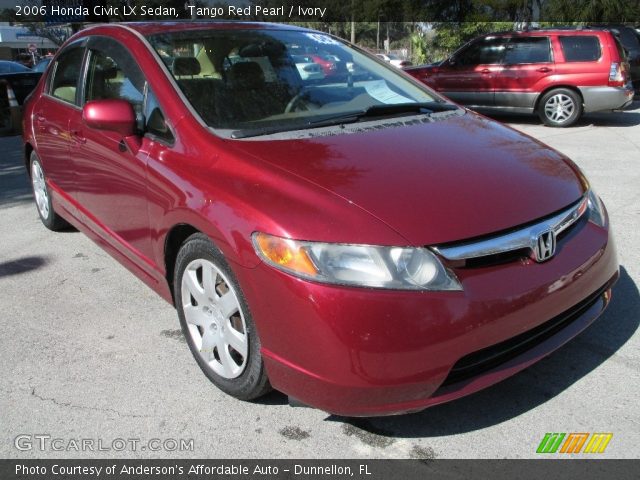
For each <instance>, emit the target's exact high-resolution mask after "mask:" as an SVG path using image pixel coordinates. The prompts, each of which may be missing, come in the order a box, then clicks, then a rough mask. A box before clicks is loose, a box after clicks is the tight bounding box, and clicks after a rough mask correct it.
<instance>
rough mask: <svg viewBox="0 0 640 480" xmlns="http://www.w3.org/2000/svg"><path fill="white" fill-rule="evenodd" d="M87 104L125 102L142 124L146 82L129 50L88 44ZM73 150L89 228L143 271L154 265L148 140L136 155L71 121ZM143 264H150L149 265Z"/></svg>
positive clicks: (109, 136) (106, 42)
mask: <svg viewBox="0 0 640 480" xmlns="http://www.w3.org/2000/svg"><path fill="white" fill-rule="evenodd" d="M87 48H88V58H87V72H86V80H85V87H84V98H83V102H84V103H86V102H88V101H91V100H103V99H124V100H127V101H128V102H130V103H131V104H132V105H133V107H134V110H135V111H136V113H137V114H138V117H139V118H140V123H141V125H140V126H139V128H140V133H141V134H142V130H143V125H142V118H143V115H142V108H143V101H144V91H145V88H146V87H145V85H146V81H145V77H144V75H143V74H142V72H141V71H140V68H139V67H138V66H137V64H136V62H135V61H134V59H133V58H132V57H131V55H130V54H129V53H128V52H127V50H126V49H125V47H124V46H123V45H121V44H120V43H118V42H117V41H115V40H112V39H109V38H105V37H92V38H91V39H90V40H89V43H88V46H87ZM70 131H71V134H72V149H74V150H75V151H74V153H73V154H74V156H76V158H77V160H76V162H77V184H78V190H79V193H78V196H79V200H80V205H81V207H82V209H83V213H84V215H85V216H86V217H87V221H88V224H89V226H91V228H93V229H94V230H95V231H96V233H97V234H99V235H101V236H103V238H104V239H105V240H107V241H109V242H110V243H114V242H115V245H113V246H114V247H116V248H118V249H119V250H120V251H121V252H122V253H123V254H124V255H126V256H128V257H129V258H130V259H131V260H133V261H134V262H136V263H137V264H138V265H139V266H141V267H142V268H145V267H148V266H149V265H152V261H151V241H150V233H149V215H148V209H147V175H146V168H147V166H146V162H147V157H148V143H149V142H148V140H147V139H145V138H143V139H142V146H141V148H139V149H137V148H136V149H134V150H135V151H132V150H131V149H130V148H129V146H128V145H127V143H125V141H124V139H123V138H122V135H120V134H118V133H116V132H111V131H106V130H95V129H92V128H89V127H87V126H86V125H85V124H84V122H83V121H82V118H81V117H74V118H73V119H72V120H71V125H70ZM145 263H146V264H147V265H145Z"/></svg>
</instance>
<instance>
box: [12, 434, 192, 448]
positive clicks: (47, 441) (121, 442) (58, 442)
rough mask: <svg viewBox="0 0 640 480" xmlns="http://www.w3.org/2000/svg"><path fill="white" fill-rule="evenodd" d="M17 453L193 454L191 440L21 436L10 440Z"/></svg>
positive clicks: (43, 435)
mask: <svg viewBox="0 0 640 480" xmlns="http://www.w3.org/2000/svg"><path fill="white" fill-rule="evenodd" d="M13 445H14V446H15V448H16V449H18V450H20V451H23V452H25V451H32V450H35V451H40V452H47V451H54V452H124V451H127V452H138V451H142V452H144V451H149V452H193V449H194V443H193V438H150V439H148V440H143V439H141V438H112V439H105V438H60V437H53V436H51V435H49V434H46V433H35V434H34V433H22V434H20V435H18V436H16V437H15V438H14V440H13Z"/></svg>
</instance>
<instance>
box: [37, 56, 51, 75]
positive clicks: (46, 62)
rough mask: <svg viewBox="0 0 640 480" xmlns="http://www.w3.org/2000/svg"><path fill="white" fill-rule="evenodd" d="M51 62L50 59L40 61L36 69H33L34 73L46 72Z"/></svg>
mask: <svg viewBox="0 0 640 480" xmlns="http://www.w3.org/2000/svg"><path fill="white" fill-rule="evenodd" d="M50 62H51V59H50V58H47V59H44V60H40V61H39V62H38V63H37V64H36V66H35V67H33V71H34V72H44V71H45V70H46V69H47V66H48V65H49V63H50Z"/></svg>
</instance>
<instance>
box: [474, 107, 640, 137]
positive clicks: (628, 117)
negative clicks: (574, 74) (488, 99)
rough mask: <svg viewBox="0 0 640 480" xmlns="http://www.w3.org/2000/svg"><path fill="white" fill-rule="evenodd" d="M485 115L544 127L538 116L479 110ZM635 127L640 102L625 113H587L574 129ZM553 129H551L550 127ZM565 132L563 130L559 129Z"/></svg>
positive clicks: (639, 123) (502, 120) (639, 121)
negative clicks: (590, 126)
mask: <svg viewBox="0 0 640 480" xmlns="http://www.w3.org/2000/svg"><path fill="white" fill-rule="evenodd" d="M479 112H480V113H482V114H483V115H485V116H487V117H489V118H491V119H493V120H497V121H499V122H502V123H519V124H523V125H542V122H541V121H540V119H539V118H538V116H537V115H528V114H514V113H501V112H493V111H483V110H479ZM589 125H593V126H596V127H635V126H637V125H640V101H635V102H633V103H632V104H631V105H630V106H629V107H627V108H626V109H625V110H623V111H615V112H594V113H585V114H584V115H583V116H582V117H581V118H580V119H579V120H578V121H577V122H576V123H575V125H573V126H572V127H568V128H566V129H564V130H567V131H571V129H572V128H575V127H587V126H589ZM549 128H551V127H549ZM558 130H563V129H558Z"/></svg>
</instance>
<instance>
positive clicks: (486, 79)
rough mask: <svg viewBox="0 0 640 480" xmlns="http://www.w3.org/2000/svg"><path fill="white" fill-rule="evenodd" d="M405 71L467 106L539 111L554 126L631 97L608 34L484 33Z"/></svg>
mask: <svg viewBox="0 0 640 480" xmlns="http://www.w3.org/2000/svg"><path fill="white" fill-rule="evenodd" d="M406 71H407V73H409V74H410V75H412V76H414V77H416V78H417V79H418V80H420V81H422V82H424V83H426V84H427V85H429V86H430V87H432V88H434V89H436V90H437V91H439V92H442V93H443V94H445V95H446V96H448V97H449V98H451V99H452V100H455V101H456V102H459V103H461V104H463V105H466V106H468V107H469V108H474V109H484V110H501V111H506V112H514V113H537V114H538V115H539V116H540V119H541V120H542V121H543V122H544V123H545V124H546V125H549V126H552V127H568V126H570V125H573V124H574V123H575V122H577V121H578V119H579V118H580V117H581V116H582V114H583V113H585V112H597V111H610V110H617V109H622V108H624V107H626V106H627V105H629V104H630V103H631V101H632V100H633V87H632V86H631V81H630V77H629V64H628V63H627V61H626V59H625V53H624V49H623V47H622V45H621V44H620V42H619V41H618V40H617V39H616V37H615V35H614V34H612V33H611V32H609V31H607V30H564V29H562V30H561V29H556V30H533V31H527V32H510V33H500V34H491V35H484V36H481V37H478V38H476V39H475V40H472V41H471V42H469V43H468V44H466V45H464V46H463V47H462V48H460V49H459V50H458V51H456V52H455V53H454V54H453V55H452V56H451V57H450V58H448V59H446V60H444V61H443V62H441V63H439V64H437V65H435V66H434V65H431V66H421V67H414V68H408V69H406Z"/></svg>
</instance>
